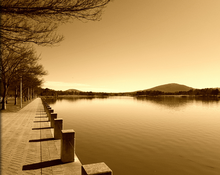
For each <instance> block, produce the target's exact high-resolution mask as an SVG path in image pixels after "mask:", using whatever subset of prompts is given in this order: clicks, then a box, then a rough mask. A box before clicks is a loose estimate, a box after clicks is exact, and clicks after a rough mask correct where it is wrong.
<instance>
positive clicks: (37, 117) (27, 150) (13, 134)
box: [0, 98, 81, 175]
mask: <svg viewBox="0 0 220 175" xmlns="http://www.w3.org/2000/svg"><path fill="white" fill-rule="evenodd" d="M0 174H2V175H8V174H9V175H10V174H11V175H15V174H33V175H35V174H59V175H69V174H73V175H81V163H80V161H79V160H78V158H76V161H75V162H71V163H65V164H63V163H62V162H61V160H60V140H54V139H53V129H52V128H50V123H49V122H48V118H47V117H46V113H45V112H44V108H43V105H42V102H41V99H40V98H37V99H35V100H34V101H32V102H31V103H29V104H28V105H27V106H25V107H24V108H23V109H21V110H20V111H18V112H16V113H2V114H1V173H0Z"/></svg>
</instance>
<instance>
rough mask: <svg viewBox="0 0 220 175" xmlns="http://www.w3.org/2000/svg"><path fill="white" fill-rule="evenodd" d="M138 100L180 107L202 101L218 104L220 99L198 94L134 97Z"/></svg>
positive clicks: (169, 106)
mask: <svg viewBox="0 0 220 175" xmlns="http://www.w3.org/2000/svg"><path fill="white" fill-rule="evenodd" d="M134 98H135V99H136V100H138V101H146V102H151V103H154V104H157V105H162V106H165V107H168V108H180V107H184V106H186V105H188V104H191V103H193V102H195V101H196V102H202V103H204V104H217V103H219V99H218V98H216V97H202V96H200V97H196V96H154V97H152V96H138V97H134Z"/></svg>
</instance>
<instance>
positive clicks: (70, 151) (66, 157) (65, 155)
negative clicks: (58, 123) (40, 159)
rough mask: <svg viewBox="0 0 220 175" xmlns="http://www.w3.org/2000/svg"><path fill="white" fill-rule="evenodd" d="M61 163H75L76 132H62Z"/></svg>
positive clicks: (71, 130)
mask: <svg viewBox="0 0 220 175" xmlns="http://www.w3.org/2000/svg"><path fill="white" fill-rule="evenodd" d="M61 134H62V137H61V161H62V162H63V163H65V162H74V156H75V131H74V130H73V129H68V130H61Z"/></svg>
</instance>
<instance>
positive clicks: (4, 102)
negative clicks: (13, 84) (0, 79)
mask: <svg viewBox="0 0 220 175" xmlns="http://www.w3.org/2000/svg"><path fill="white" fill-rule="evenodd" d="M7 93H8V87H7V85H4V90H3V97H2V110H5V109H6V103H7Z"/></svg>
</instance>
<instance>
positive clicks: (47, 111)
mask: <svg viewBox="0 0 220 175" xmlns="http://www.w3.org/2000/svg"><path fill="white" fill-rule="evenodd" d="M50 109H51V107H46V109H45V111H46V113H47V117H48V116H49V110H50ZM48 118H49V117H48Z"/></svg>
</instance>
